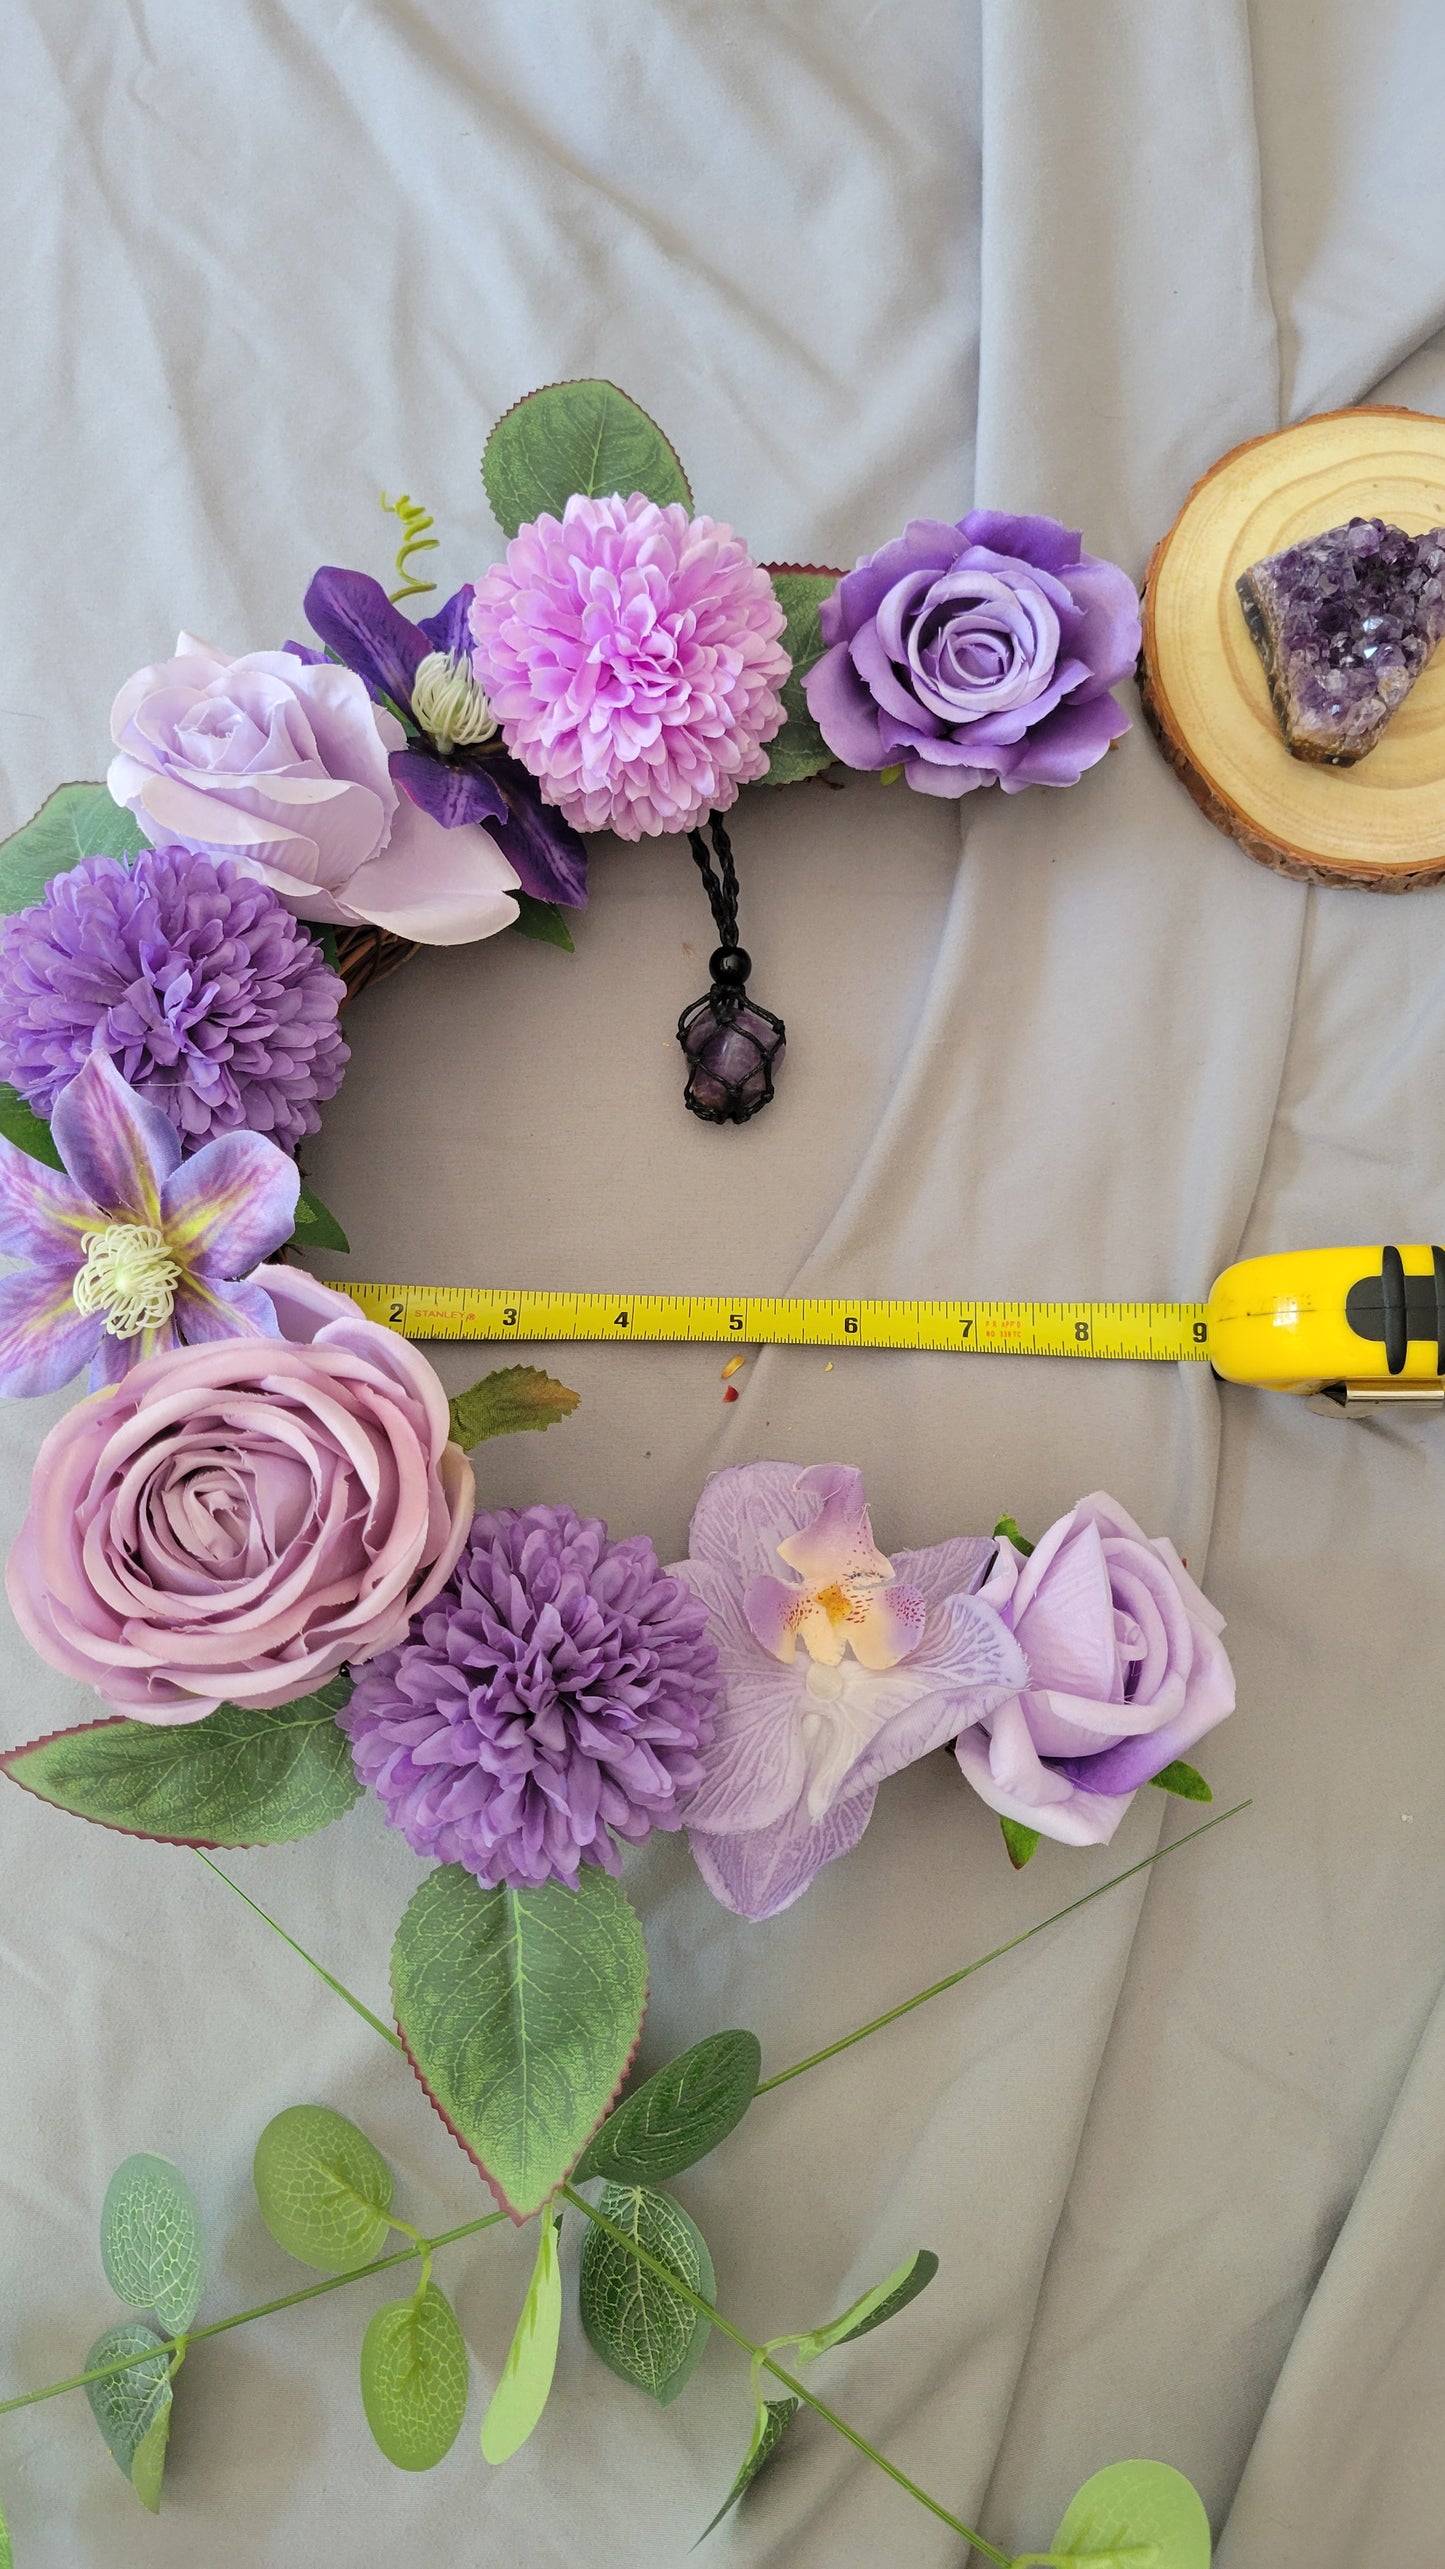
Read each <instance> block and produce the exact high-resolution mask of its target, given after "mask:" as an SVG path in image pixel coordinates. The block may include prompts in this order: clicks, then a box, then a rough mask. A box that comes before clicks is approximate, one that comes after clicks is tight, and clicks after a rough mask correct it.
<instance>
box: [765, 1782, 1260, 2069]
mask: <svg viewBox="0 0 1445 2569" xmlns="http://www.w3.org/2000/svg"><path fill="white" fill-rule="evenodd" d="M1249 1808H1250V1804H1249V1802H1247V1801H1246V1802H1235V1803H1234V1804H1232V1806H1231V1807H1230V1809H1229V1810H1227V1811H1220V1812H1217V1813H1216V1815H1215V1817H1214V1818H1213V1819H1212V1820H1205V1821H1203V1822H1202V1823H1201V1825H1200V1826H1199V1827H1198V1828H1197V1829H1186V1831H1185V1833H1184V1835H1183V1837H1182V1838H1171V1839H1170V1841H1169V1844H1168V1845H1167V1846H1156V1848H1155V1849H1154V1852H1153V1854H1152V1855H1146V1856H1141V1857H1140V1859H1139V1862H1138V1863H1137V1864H1130V1865H1126V1867H1125V1869H1124V1871H1123V1872H1122V1873H1111V1874H1110V1876H1109V1879H1108V1881H1107V1882H1098V1883H1096V1884H1095V1886H1094V1888H1093V1890H1092V1891H1085V1892H1084V1893H1082V1894H1081V1896H1080V1897H1079V1899H1077V1900H1071V1901H1069V1903H1068V1905H1067V1907H1066V1908H1063V1909H1055V1911H1054V1912H1053V1915H1052V1916H1051V1917H1048V1918H1040V1919H1039V1921H1038V1923H1037V1925H1035V1926H1032V1927H1024V1928H1022V1929H1021V1930H1020V1932H1019V1934H1018V1935H1016V1936H1010V1937H1009V1940H1008V1942H1007V1944H1003V1945H995V1946H994V1949H993V1951H992V1953H987V1954H980V1955H979V1957H978V1959H977V1961H976V1962H966V1963H965V1964H964V1965H963V1967H962V1969H961V1970H959V1971H950V1972H947V1973H945V1975H944V1977H943V1979H942V1980H935V1981H934V1982H933V1983H932V1984H931V1985H930V1987H929V1988H927V1989H920V1990H918V1991H917V1992H916V1994H915V1995H914V1996H913V1997H912V1998H905V1999H903V2000H901V2001H900V2003H899V2005H898V2006H896V2007H889V2008H887V2009H885V2011H884V2013H883V2014H882V2015H881V2016H870V2017H869V2019H868V2022H867V2024H866V2025H857V2026H855V2027H854V2029H853V2031H852V2033H851V2034H840V2035H839V2037H838V2040H837V2041H836V2043H825V2044H824V2045H823V2048H822V2050H821V2051H820V2052H809V2053H808V2054H807V2055H806V2057H805V2058H804V2059H803V2060H800V2061H794V2062H793V2064H792V2066H791V2068H789V2069H779V2070H774V2072H773V2075H772V2077H771V2078H761V2079H759V2081H758V2083H757V2086H756V2087H755V2088H754V2090H753V2094H754V2095H755V2096H766V2095H767V2094H768V2092H769V2090H770V2089H771V2088H774V2087H784V2086H786V2084H787V2082H788V2080H789V2079H790V2078H801V2077H802V2075H803V2072H804V2070H805V2069H816V2068H817V2067H818V2064H819V2062H820V2061H831V2060H836V2059H837V2057H838V2054H839V2053H840V2052H846V2051H851V2050H852V2047H853V2045H854V2044H855V2043H862V2042H866V2041H867V2038H868V2036H869V2035H870V2034H878V2033H881V2032H882V2030H883V2027H884V2026H885V2025H896V2024H897V2022H898V2019H899V2017H900V2016H911V2015H912V2013H913V2010H914V2008H915V2007H926V2006H927V2004H928V2001H929V1999H930V1998H941V1997H942V1996H943V1993H944V1991H945V1990H946V1989H957V1987H958V1984H959V1982H960V1981H961V1980H971V1979H972V1978H973V1975H974V1973H975V1972H976V1971H982V1970H983V1968H984V1966H985V1964H986V1963H991V1962H1000V1961H1002V1959H1003V1956H1004V1955H1005V1954H1011V1953H1013V1952H1015V1951H1016V1949H1017V1948H1018V1946H1020V1945H1026V1944H1028V1943H1029V1942H1030V1940H1031V1938H1033V1937H1034V1936H1041V1935H1042V1934H1043V1932H1044V1930H1045V1928H1046V1927H1056V1926H1058V1924H1059V1922H1060V1920H1061V1919H1063V1918H1072V1917H1075V1916H1076V1915H1077V1913H1078V1912H1079V1910H1080V1909H1087V1908H1088V1906H1089V1904H1090V1902H1091V1901H1093V1900H1102V1899H1103V1897H1104V1894H1105V1892H1106V1891H1117V1890H1118V1888H1119V1885H1120V1883H1121V1882H1131V1881H1132V1880H1133V1878H1134V1876H1135V1874H1136V1873H1147V1872H1148V1870H1149V1867H1150V1866H1151V1865H1153V1864H1162V1863H1163V1861H1164V1858H1165V1857H1166V1855H1177V1854H1178V1853H1179V1850H1180V1848H1181V1847H1184V1846H1192V1845H1193V1843H1194V1841H1195V1839H1196V1838H1204V1837H1208V1835H1209V1832H1210V1830H1211V1829H1222V1828H1223V1826H1224V1823H1225V1821H1226V1820H1237V1819H1238V1817H1239V1814H1240V1812H1241V1811H1247V1810H1248V1809H1249Z"/></svg>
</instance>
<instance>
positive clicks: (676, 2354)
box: [578, 2185, 717, 2408]
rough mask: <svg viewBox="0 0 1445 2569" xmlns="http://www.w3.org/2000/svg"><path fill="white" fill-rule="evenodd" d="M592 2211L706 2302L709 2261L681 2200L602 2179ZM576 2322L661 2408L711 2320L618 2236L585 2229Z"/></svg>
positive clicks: (692, 2365)
mask: <svg viewBox="0 0 1445 2569" xmlns="http://www.w3.org/2000/svg"><path fill="white" fill-rule="evenodd" d="M597 2209H598V2211H599V2212H600V2213H601V2214H602V2215H603V2216H604V2218H605V2219H606V2220H608V2221H611V2222H614V2223H615V2224H616V2226H617V2228H618V2229H619V2230H625V2231H626V2232H627V2234H628V2236H629V2238H631V2239H635V2240H636V2241H637V2242H638V2244H639V2246H641V2247H643V2248H645V2249H646V2250H647V2252H648V2253H649V2255H651V2256H654V2257H657V2258H659V2259H660V2260H661V2262H662V2264H663V2265H665V2266H666V2267H667V2268H668V2269H669V2271H670V2272H671V2273H672V2274H675V2275H677V2276H678V2277H679V2278H680V2280H681V2281H682V2282H683V2283H685V2284H687V2285H689V2286H690V2287H691V2289H692V2291H693V2292H695V2293H701V2295H702V2297H703V2300H704V2301H711V2300H712V2298H713V2295H714V2293H715V2292H716V2290H717V2285H716V2282H715V2280H714V2276H713V2270H712V2259H711V2257H710V2256H709V2255H708V2252H707V2243H706V2241H705V2240H704V2238H703V2235H702V2232H701V2231H700V2230H699V2229H698V2227H697V2224H696V2222H694V2221H691V2220H689V2218H688V2216H687V2214H686V2213H685V2212H684V2211H683V2208H682V2206H681V2204H680V2203H674V2202H673V2201H672V2199H671V2197H670V2196H668V2195H665V2194H654V2193H653V2191H652V2189H651V2187H650V2186H645V2185H605V2186H604V2187H603V2189H602V2193H601V2197H600V2199H599V2201H598V2206H597ZM578 2299H579V2302H580V2305H581V2311H582V2325H583V2327H584V2328H585V2329H586V2331H587V2337H588V2342H589V2344H590V2345H591V2346H592V2347H593V2349H594V2351H595V2352H596V2353H597V2354H599V2355H600V2356H601V2358H602V2361H603V2363H604V2364H607V2365H610V2367H611V2369H612V2371H613V2372H614V2373H617V2374H619V2375H620V2376H621V2378H622V2380H623V2381H624V2382H631V2383H632V2384H633V2385H634V2387H635V2388H636V2389H637V2390H639V2391H646V2392H647V2394H648V2397H649V2398H650V2399H655V2400H657V2401H659V2402H660V2404H661V2405H662V2407H664V2408H667V2407H668V2406H670V2404H671V2402H672V2401H673V2400H675V2399H676V2398H677V2395H678V2393H679V2391H681V2390H684V2389H685V2388H686V2386H687V2384H688V2383H689V2382H690V2381H691V2379H692V2376H693V2373H694V2371H695V2370H696V2368H697V2363H698V2358H699V2357H700V2355H701V2354H702V2350H703V2348H704V2346H705V2345H706V2344H707V2341H708V2337H709V2334H710V2333H711V2326H712V2323H711V2321H710V2320H707V2319H704V2317H703V2315H702V2312H701V2311H700V2310H694V2309H693V2306H692V2304H691V2302H688V2301H684V2300H683V2298H682V2296H681V2294H680V2293H675V2292H674V2291H673V2290H672V2289H671V2287H670V2285H668V2284H665V2283H664V2282H663V2280H662V2277H661V2276H660V2275H655V2274H653V2273H652V2271H651V2269H650V2268H649V2267H647V2266H644V2265H643V2264H642V2263H641V2262H640V2261H639V2259H638V2258H636V2257H633V2256H629V2254H628V2252H627V2250H626V2249H625V2248H624V2247H623V2246H622V2244H621V2242H620V2241H619V2240H617V2239H610V2238H609V2237H608V2235H607V2232H606V2231H605V2230H602V2229H599V2228H598V2227H597V2226H596V2225H595V2224H594V2225H593V2226H591V2227H590V2228H589V2229H588V2232H587V2237H586V2241H585V2243H584V2245H583V2249H582V2267H581V2273H580V2276H579V2278H578Z"/></svg>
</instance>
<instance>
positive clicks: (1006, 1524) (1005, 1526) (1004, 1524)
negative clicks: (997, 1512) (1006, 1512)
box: [993, 1516, 1034, 1560]
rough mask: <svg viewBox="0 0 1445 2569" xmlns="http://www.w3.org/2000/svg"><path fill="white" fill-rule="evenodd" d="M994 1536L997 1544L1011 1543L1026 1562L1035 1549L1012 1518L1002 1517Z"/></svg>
mask: <svg viewBox="0 0 1445 2569" xmlns="http://www.w3.org/2000/svg"><path fill="white" fill-rule="evenodd" d="M993 1535H994V1541H995V1543H1005V1542H1007V1543H1011V1544H1012V1545H1013V1547H1014V1550H1015V1552H1021V1553H1022V1554H1023V1556H1024V1559H1025V1560H1027V1559H1028V1557H1029V1554H1030V1553H1031V1552H1032V1550H1033V1548H1034V1547H1033V1545H1032V1544H1031V1543H1030V1541H1029V1539H1028V1537H1027V1535H1024V1534H1020V1532H1019V1529H1018V1527H1017V1525H1016V1524H1015V1522H1014V1520H1013V1518H1012V1517H1011V1516H1001V1517H1000V1518H999V1521H998V1523H997V1525H996V1526H995V1527H994V1530H993Z"/></svg>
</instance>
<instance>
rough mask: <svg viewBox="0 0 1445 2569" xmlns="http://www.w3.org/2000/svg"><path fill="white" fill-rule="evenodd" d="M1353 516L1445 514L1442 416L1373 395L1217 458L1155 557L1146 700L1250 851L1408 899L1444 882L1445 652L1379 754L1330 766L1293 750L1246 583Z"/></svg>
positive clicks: (1209, 812) (1152, 724) (1419, 522)
mask: <svg viewBox="0 0 1445 2569" xmlns="http://www.w3.org/2000/svg"><path fill="white" fill-rule="evenodd" d="M1391 423H1397V424H1398V425H1395V426H1392V425H1391ZM1249 459H1253V460H1252V461H1251V460H1249ZM1301 490H1302V491H1303V499H1301V497H1300V493H1301ZM1316 494H1318V495H1316ZM1351 516H1381V517H1384V518H1386V519H1389V520H1392V521H1394V522H1398V523H1401V524H1404V525H1405V526H1406V527H1407V531H1409V532H1412V533H1413V532H1417V531H1421V530H1422V529H1423V528H1424V527H1426V526H1429V525H1435V524H1445V420H1442V419H1439V418H1436V417H1435V416H1434V415H1433V414H1431V413H1428V412H1422V411H1414V410H1408V409H1404V408H1401V407H1398V406H1396V405H1392V404H1387V403H1374V404H1361V405H1359V406H1358V407H1355V408H1351V409H1348V410H1337V411H1324V412H1320V413H1319V414H1317V416H1316V417H1314V418H1312V419H1307V420H1301V421H1299V422H1297V423H1296V424H1295V425H1294V426H1293V427H1290V428H1284V429H1272V430H1270V431H1268V432H1267V433H1266V434H1265V435H1263V436H1260V437H1250V438H1246V439H1244V440H1243V441H1242V443H1241V444H1239V445H1237V446H1232V447H1231V448H1230V449H1229V450H1228V452H1227V453H1226V454H1224V455H1221V456H1220V457H1219V458H1218V460H1217V462H1215V463H1214V464H1212V465H1211V466H1210V468H1209V470H1208V472H1207V473H1204V474H1202V475H1201V476H1200V478H1199V480H1198V481H1196V482H1195V483H1194V485H1193V487H1192V489H1191V490H1190V491H1189V493H1188V495H1187V497H1186V499H1185V501H1184V504H1183V506H1182V507H1181V509H1180V510H1179V512H1178V515H1177V516H1176V517H1175V519H1174V522H1173V524H1172V525H1171V526H1170V527H1169V529H1168V530H1167V532H1166V533H1165V534H1164V535H1163V536H1161V537H1160V539H1159V542H1158V543H1157V544H1156V545H1155V547H1154V550H1153V552H1152V554H1151V555H1150V559H1149V566H1148V569H1147V571H1146V573H1145V575H1144V584H1143V590H1142V608H1143V645H1142V648H1141V651H1140V655H1139V665H1138V673H1137V674H1138V682H1139V693H1140V700H1141V704H1142V708H1143V713H1144V719H1145V721H1146V723H1147V724H1148V727H1149V729H1150V731H1151V732H1152V733H1153V735H1154V738H1155V740H1156V741H1157V742H1158V744H1159V747H1160V749H1161V750H1162V752H1163V754H1164V756H1165V758H1166V759H1167V761H1168V763H1169V765H1170V766H1171V767H1172V768H1173V769H1174V772H1175V774H1176V775H1177V776H1178V777H1179V779H1180V781H1181V783H1182V784H1183V785H1184V787H1185V788H1186V790H1187V792H1188V793H1189V794H1190V796H1191V797H1192V799H1193V800H1194V802H1195V803H1197V804H1198V806H1199V808H1200V810H1201V811H1202V812H1203V813H1204V814H1205V816H1206V817H1207V819H1209V820H1210V821H1211V822H1212V823H1213V824H1214V826H1215V828H1216V829H1219V830H1221V831H1223V833H1224V834H1225V835H1226V836H1227V837H1229V838H1233V839H1235V840H1236V841H1237V842H1238V844H1239V845H1240V846H1241V847H1242V848H1243V849H1244V850H1245V851H1246V853H1247V854H1248V855H1250V856H1252V857H1254V858H1256V859H1257V860H1258V861H1259V862H1260V863H1261V864H1263V865H1267V866H1270V867H1272V868H1273V869H1274V870H1275V871H1276V872H1278V873H1281V874H1287V875H1291V876H1293V877H1295V878H1296V879H1297V880H1299V881H1303V882H1307V883H1325V884H1349V885H1351V886H1353V887H1355V888H1357V889H1360V890H1365V891H1375V892H1407V891H1412V890H1414V889H1415V888H1417V887H1418V886H1423V885H1427V884H1431V883H1436V882H1440V881H1442V880H1445V644H1442V645H1441V646H1440V649H1439V650H1438V651H1437V652H1436V654H1435V655H1434V657H1433V658H1432V660H1431V661H1430V663H1429V664H1428V666H1427V667H1426V669H1425V670H1424V672H1423V673H1422V675H1421V677H1420V678H1419V679H1418V680H1417V681H1416V685H1415V688H1414V689H1413V690H1412V692H1411V695H1410V696H1409V697H1407V699H1406V701H1405V703H1404V705H1403V706H1402V707H1401V708H1400V710H1399V712H1398V713H1397V715H1396V716H1395V719H1394V722H1393V723H1392V724H1391V726H1390V728H1389V730H1388V731H1387V732H1386V734H1385V736H1384V738H1383V740H1382V741H1381V742H1380V743H1379V745H1378V747H1377V748H1376V749H1374V750H1372V751H1371V752H1370V754H1369V756H1368V757H1367V758H1364V759H1361V760H1360V761H1359V762H1358V765H1357V766H1356V767H1354V768H1328V767H1326V768H1322V767H1319V766H1316V765H1314V764H1313V763H1311V762H1306V761H1303V760H1300V759H1296V758H1292V757H1291V755H1290V753H1289V751H1288V750H1287V749H1286V747H1285V745H1284V742H1283V740H1282V738H1281V736H1280V731H1279V725H1278V722H1277V720H1276V718H1275V714H1274V710H1273V707H1272V706H1271V704H1270V701H1269V690H1268V686H1267V683H1266V681H1265V676H1264V670H1263V667H1262V665H1261V663H1260V659H1259V655H1258V653H1257V651H1256V650H1255V647H1254V644H1253V642H1252V640H1251V639H1250V637H1249V634H1248V631H1247V628H1246V626H1245V623H1244V617H1243V613H1242V611H1241V609H1240V607H1239V601H1238V598H1237V596H1236V594H1235V590H1234V580H1235V578H1236V577H1237V575H1238V572H1239V571H1240V570H1243V569H1245V568H1246V567H1247V566H1248V564H1249V563H1250V562H1251V561H1257V560H1259V559H1260V557H1261V556H1262V555H1263V554H1266V553H1270V552H1276V551H1279V550H1280V549H1282V547H1283V546H1284V545H1286V544H1290V543H1296V542H1298V541H1300V540H1301V538H1302V537H1303V536H1305V535H1308V534H1315V533H1319V532H1322V531H1323V529H1324V528H1325V527H1327V526H1332V525H1338V524H1340V523H1341V522H1342V520H1343V519H1345V518H1348V517H1351ZM1191 579H1192V580H1194V581H1195V582H1196V588H1197V593H1196V589H1192V588H1191V587H1190V582H1191ZM1171 581H1172V586H1171ZM1397 726H1398V730H1397ZM1375 762H1380V763H1379V764H1378V765H1377V766H1375V774H1374V776H1372V775H1371V773H1370V770H1371V768H1372V765H1375Z"/></svg>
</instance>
